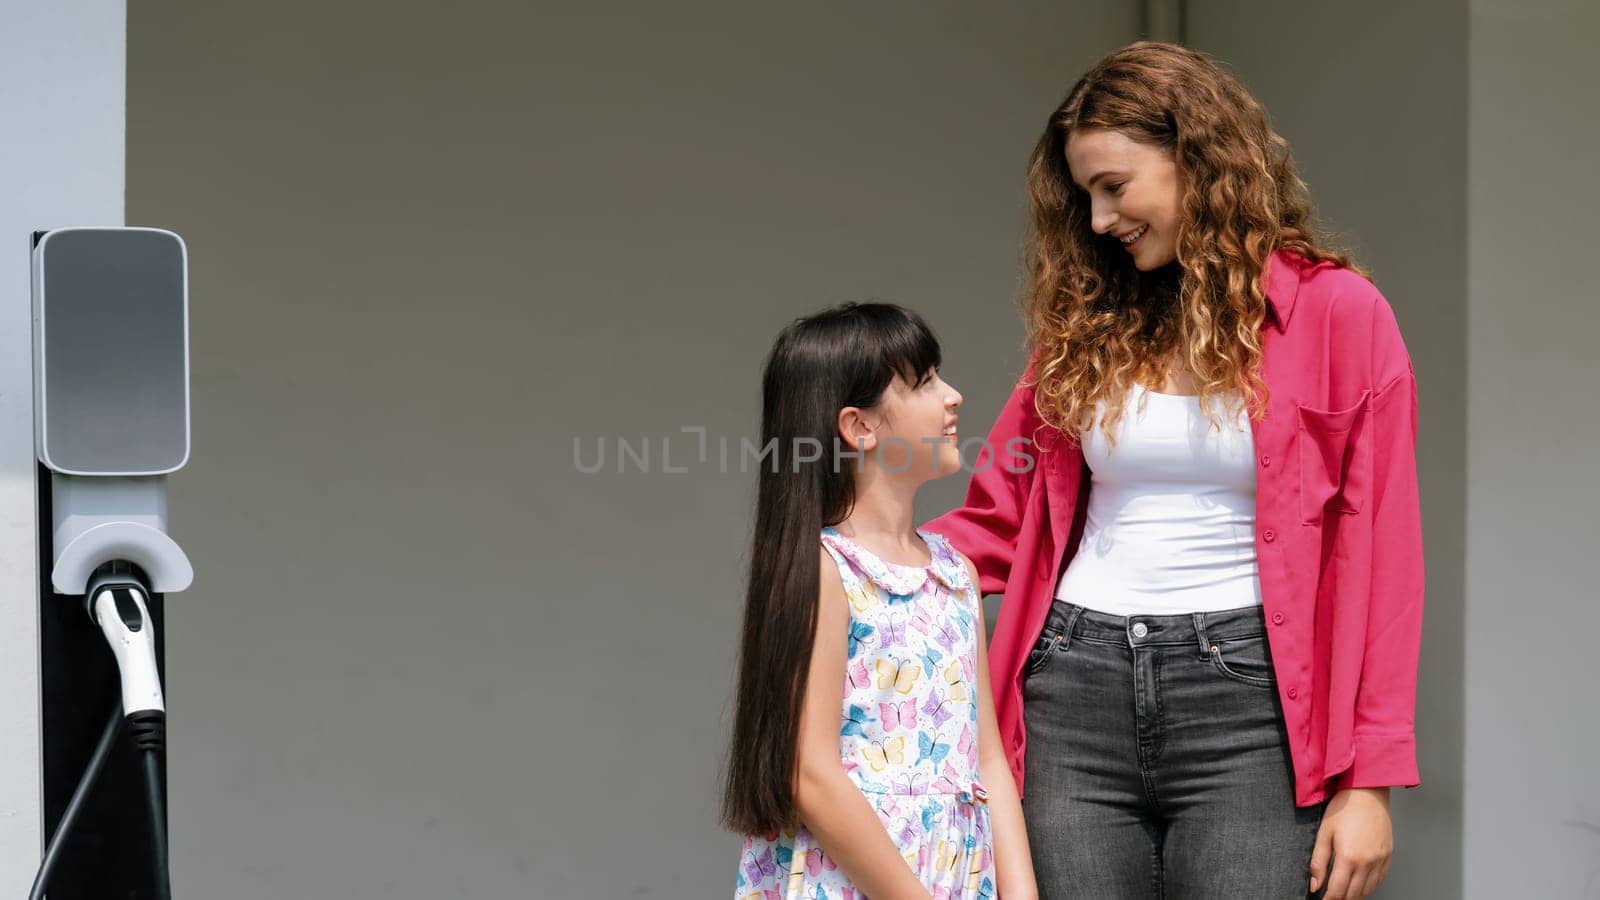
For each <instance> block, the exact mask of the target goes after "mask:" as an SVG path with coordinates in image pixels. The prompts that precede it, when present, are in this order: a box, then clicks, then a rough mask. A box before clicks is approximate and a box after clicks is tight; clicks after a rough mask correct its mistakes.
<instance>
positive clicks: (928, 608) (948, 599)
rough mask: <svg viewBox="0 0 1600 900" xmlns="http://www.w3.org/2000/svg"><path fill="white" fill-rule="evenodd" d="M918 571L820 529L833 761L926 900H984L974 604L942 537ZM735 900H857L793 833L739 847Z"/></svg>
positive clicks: (986, 841) (804, 834) (803, 832)
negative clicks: (835, 609)
mask: <svg viewBox="0 0 1600 900" xmlns="http://www.w3.org/2000/svg"><path fill="white" fill-rule="evenodd" d="M918 534H920V535H922V538H923V540H924V541H926V542H927V544H928V547H929V548H930V550H931V551H932V553H933V563H932V564H931V565H928V566H925V567H923V566H905V565H899V564H897V563H890V562H885V561H884V560H882V559H880V558H879V557H878V556H876V555H875V554H873V553H872V552H871V551H870V550H867V549H866V548H865V547H863V546H861V545H860V544H857V543H856V542H855V541H852V540H851V539H849V538H847V537H845V536H844V535H842V534H840V533H839V532H838V531H836V530H834V529H833V528H832V527H828V528H824V529H822V545H823V546H824V547H825V548H827V550H828V552H829V554H831V555H832V556H833V558H834V561H835V562H836V563H838V565H839V575H840V577H841V578H842V579H843V581H844V590H845V598H846V599H847V600H848V601H849V603H850V634H849V638H848V641H849V643H848V665H847V667H846V671H845V681H844V686H843V687H844V699H843V703H842V705H841V707H840V713H841V714H840V721H841V726H840V729H839V759H840V762H841V763H842V764H843V766H844V769H845V772H846V775H847V777H849V778H850V780H851V781H853V782H854V783H855V785H856V786H857V787H858V788H860V789H861V792H862V794H864V795H865V796H866V798H867V800H868V802H870V803H871V804H872V806H873V808H874V809H875V810H877V813H878V818H879V820H880V821H882V822H883V827H884V828H885V829H887V830H888V832H889V835H890V836H891V837H892V838H893V839H894V842H895V844H896V845H897V846H898V847H899V848H900V854H901V856H903V857H904V858H905V861H906V864H907V865H908V866H910V867H911V871H913V872H915V873H916V874H917V876H918V877H919V878H921V879H922V883H923V884H924V885H925V886H926V887H927V888H928V890H929V892H930V893H931V894H932V895H933V896H934V898H936V900H950V898H961V900H967V898H972V900H977V898H992V897H994V894H995V887H994V852H993V844H992V838H991V833H990V829H989V809H988V806H987V797H988V795H987V794H986V793H985V792H984V789H983V785H982V783H981V782H980V779H979V777H978V737H977V735H978V705H977V696H978V693H977V691H978V682H977V674H976V673H977V663H978V651H977V641H978V640H980V639H981V632H980V631H979V629H981V628H982V627H983V621H982V618H981V616H982V608H981V606H980V603H979V597H978V592H977V591H976V590H975V589H974V586H973V584H972V582H971V579H970V578H969V577H968V573H967V569H966V566H965V565H963V564H962V562H961V559H960V557H959V556H958V555H957V554H956V552H955V550H954V549H953V548H952V547H951V546H950V543H949V542H948V541H946V540H945V538H944V537H943V536H942V535H939V534H935V533H932V532H927V531H920V530H919V531H918ZM735 896H736V897H737V898H738V900H862V898H864V897H865V895H864V894H862V893H860V892H859V891H858V890H857V889H856V888H855V887H854V886H852V885H851V883H850V880H849V879H848V878H846V877H845V876H844V873H843V872H841V871H839V867H838V866H837V865H836V864H835V863H834V861H833V859H832V858H831V857H830V856H828V854H826V853H824V852H823V851H822V848H820V847H819V846H817V844H816V841H815V840H814V839H813V838H812V836H811V834H810V832H809V831H807V829H806V827H805V826H804V825H803V824H795V825H792V826H791V827H789V828H787V829H785V830H783V831H781V832H777V833H773V834H767V835H752V836H747V837H746V838H745V842H744V848H743V850H742V852H741V856H740V862H739V875H738V885H737V890H736V893H735Z"/></svg>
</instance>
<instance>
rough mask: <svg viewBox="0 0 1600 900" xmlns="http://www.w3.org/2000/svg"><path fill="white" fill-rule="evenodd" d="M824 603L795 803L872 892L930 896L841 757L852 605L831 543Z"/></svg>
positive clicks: (803, 720)
mask: <svg viewBox="0 0 1600 900" xmlns="http://www.w3.org/2000/svg"><path fill="white" fill-rule="evenodd" d="M819 550H820V552H821V554H822V558H821V566H822V580H821V585H822V588H821V591H820V592H819V596H818V604H817V637H816V641H815V643H814V644H813V646H812V650H811V669H810V672H809V673H808V674H807V675H806V685H805V692H806V693H805V699H804V701H803V702H802V704H801V712H800V746H799V748H798V752H797V754H796V756H797V757H798V772H797V774H796V780H795V791H794V798H795V807H796V808H797V810H798V811H799V813H800V821H801V822H803V823H804V824H805V826H806V828H807V829H809V830H810V831H811V834H812V835H813V836H814V837H815V838H816V839H817V843H818V844H819V845H821V847H822V850H823V852H824V853H826V854H828V855H829V856H831V857H832V858H833V861H834V862H836V863H838V864H839V868H840V870H841V871H843V872H844V874H845V876H846V877H848V878H849V879H850V882H851V883H852V884H853V885H855V887H856V888H857V889H858V890H859V891H860V892H861V893H864V894H866V895H867V896H869V897H873V898H875V900H877V898H884V900H890V898H893V900H901V898H904V900H930V894H929V893H928V890H927V889H926V888H924V887H923V886H922V882H921V881H920V880H918V878H917V876H916V875H915V874H914V873H912V871H911V867H910V866H908V865H906V861H905V859H904V858H903V857H901V856H900V850H899V848H897V847H896V846H895V843H894V841H893V840H892V839H891V838H890V837H889V832H888V830H887V829H886V828H884V826H883V823H882V822H881V821H879V819H878V814H877V812H876V811H875V810H873V808H872V804H870V803H868V802H867V798H866V797H865V796H864V795H862V793H861V790H860V789H859V788H857V787H856V785H855V782H853V781H851V780H850V779H849V777H848V776H846V775H845V771H844V767H843V766H842V765H840V760H839V728H840V724H841V719H840V715H839V713H840V709H841V706H842V703H843V698H842V696H841V692H842V691H843V689H844V680H845V665H846V662H847V658H846V637H845V636H846V635H847V634H848V633H849V630H850V607H849V603H848V601H847V600H845V595H844V582H843V581H842V580H840V578H839V567H838V565H837V564H836V563H835V562H834V561H833V557H832V556H830V555H829V554H828V551H827V549H826V548H819Z"/></svg>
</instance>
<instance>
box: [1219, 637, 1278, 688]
mask: <svg viewBox="0 0 1600 900" xmlns="http://www.w3.org/2000/svg"><path fill="white" fill-rule="evenodd" d="M1209 650H1210V652H1209V655H1210V657H1211V667H1212V668H1214V669H1216V670H1217V674H1219V675H1221V676H1223V677H1224V678H1229V679H1231V680H1233V681H1237V682H1240V683H1242V684H1248V685H1250V686H1251V687H1263V688H1270V687H1274V686H1276V685H1277V683H1278V682H1277V677H1276V676H1275V675H1274V674H1273V671H1272V656H1271V653H1270V651H1269V650H1268V649H1267V636H1266V635H1264V634H1258V635H1251V636H1250V637H1242V638H1228V639H1226V640H1220V641H1212V642H1211V645H1210V648H1209Z"/></svg>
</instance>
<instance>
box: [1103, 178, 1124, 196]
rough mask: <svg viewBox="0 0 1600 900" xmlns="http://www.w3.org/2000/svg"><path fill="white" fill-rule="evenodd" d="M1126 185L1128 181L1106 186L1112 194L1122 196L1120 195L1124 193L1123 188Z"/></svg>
mask: <svg viewBox="0 0 1600 900" xmlns="http://www.w3.org/2000/svg"><path fill="white" fill-rule="evenodd" d="M1124 184H1127V182H1126V181H1119V182H1117V183H1116V184H1110V185H1106V191H1107V192H1109V193H1111V194H1120V193H1122V186H1123V185H1124Z"/></svg>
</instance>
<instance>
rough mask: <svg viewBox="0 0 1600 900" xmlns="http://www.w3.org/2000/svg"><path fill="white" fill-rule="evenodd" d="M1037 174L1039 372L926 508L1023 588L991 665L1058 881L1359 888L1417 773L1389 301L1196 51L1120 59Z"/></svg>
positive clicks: (1009, 585)
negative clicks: (944, 498) (1315, 220)
mask: <svg viewBox="0 0 1600 900" xmlns="http://www.w3.org/2000/svg"><path fill="white" fill-rule="evenodd" d="M1028 187H1029V196H1030V204H1031V207H1032V213H1033V227H1034V234H1033V236H1032V241H1031V246H1030V252H1029V269H1030V275H1031V284H1030V290H1029V294H1028V297H1027V298H1026V299H1025V305H1026V307H1027V320H1028V346H1029V350H1030V360H1029V364H1028V368H1027V371H1026V372H1025V373H1024V375H1023V377H1022V379H1021V380H1020V382H1019V384H1018V385H1017V387H1016V389H1015V390H1014V391H1013V393H1012V395H1011V397H1010V400H1009V401H1008V402H1007V404H1006V405H1005V407H1004V409H1003V410H1002V412H1001V413H1000V416H999V418H998V420H997V421H996V423H995V425H994V428H993V430H992V431H991V433H990V435H989V438H988V441H987V444H986V447H985V449H984V450H983V452H982V453H980V455H979V457H978V460H977V464H976V466H975V470H974V472H975V474H974V476H973V479H972V482H971V485H970V487H969V489H968V493H967V498H966V503H965V506H964V507H963V508H961V509H958V510H955V511H953V512H951V513H949V514H947V515H944V516H941V517H939V518H937V519H935V520H933V521H931V522H929V523H928V524H927V525H926V527H927V528H928V529H929V530H932V531H937V532H940V533H942V534H944V535H946V536H947V537H949V538H950V540H951V541H952V542H953V543H954V544H955V546H956V547H957V548H958V549H960V550H961V551H962V552H964V553H965V554H966V555H967V556H968V557H970V558H971V559H972V560H973V562H974V563H975V564H976V567H977V569H978V571H979V574H980V576H981V582H982V583H981V589H982V591H983V592H984V593H1001V592H1003V593H1004V595H1005V598H1004V602H1003V604H1002V606H1001V609H1000V617H999V621H998V623H997V626H996V630H995V634H994V638H993V641H992V644H991V654H990V664H991V676H992V683H993V685H994V691H995V693H996V697H995V703H996V710H997V716H998V722H999V728H1000V733H1001V737H1002V740H1003V741H1004V743H1005V744H1006V747H1007V750H1008V754H1009V759H1010V762H1011V765H1012V768H1013V771H1014V773H1015V775H1016V778H1017V782H1018V785H1019V787H1020V788H1021V790H1022V794H1023V809H1024V812H1025V814H1026V818H1027V826H1028V832H1029V842H1030V845H1031V848H1032V853H1033V857H1034V867H1035V870H1036V872H1037V874H1038V879H1039V889H1040V893H1041V896H1044V897H1048V898H1063V897H1087V898H1110V897H1117V898H1123V897H1160V896H1167V897H1250V898H1273V897H1301V896H1304V895H1305V893H1306V892H1307V891H1308V890H1309V891H1312V892H1316V891H1318V890H1324V889H1325V890H1326V895H1325V896H1327V897H1330V898H1343V897H1359V896H1365V895H1367V894H1369V893H1371V891H1372V890H1373V889H1374V888H1376V887H1377V885H1378V884H1379V883H1380V882H1381V881H1382V880H1383V877H1384V874H1385V872H1386V871H1387V867H1388V861H1389V854H1390V850H1391V845H1392V830H1391V826H1390V821H1389V811H1388V791H1389V788H1390V787H1392V786H1395V785H1400V786H1412V785H1415V784H1417V783H1418V778H1417V767H1416V751H1415V737H1414V731H1413V724H1412V719H1413V711H1414V708H1415V694H1416V674H1417V653H1418V644H1419V638H1420V633H1421V623H1422V594H1423V564H1422V536H1421V526H1420V515H1419V512H1418V499H1417V479H1416V463H1415V456H1414V447H1415V440H1416V415H1417V408H1416V382H1415V380H1414V377H1413V373H1412V368H1411V362H1410V358H1409V356H1408V354H1407V352H1406V349H1405V345H1404V343H1403V341H1402V340H1401V337H1400V333H1399V329H1398V326H1397V324H1396V321H1395V318H1394V314H1393V311H1392V310H1391V308H1390V306H1389V304H1388V302H1387V301H1386V300H1385V299H1384V298H1383V296H1382V295H1381V294H1380V293H1379V292H1378V290H1377V289H1376V288H1375V287H1373V285H1372V284H1371V283H1370V281H1368V280H1367V278H1366V277H1365V275H1364V273H1363V272H1362V271H1361V270H1360V269H1359V268H1357V267H1356V266H1355V265H1354V264H1352V263H1351V262H1350V260H1348V259H1347V258H1346V257H1344V256H1342V255H1340V254H1337V253H1335V252H1333V251H1331V250H1329V249H1327V248H1325V247H1324V246H1322V245H1321V244H1319V242H1318V240H1317V238H1316V237H1315V235H1314V234H1313V233H1312V229H1311V225H1310V206H1309V203H1308V201H1307V199H1306V197H1305V186H1304V184H1303V183H1302V182H1301V180H1300V179H1299V177H1298V176H1297V175H1296V174H1295V171H1294V168H1293V165H1292V164H1291V162H1290V155H1289V150H1288V145H1287V143H1286V142H1285V141H1284V140H1283V139H1282V138H1281V137H1280V136H1279V135H1277V134H1276V133H1274V132H1273V131H1272V129H1271V128H1270V126H1269V125H1268V123H1267V117H1266V114H1265V112H1264V110H1263V109H1262V107H1261V106H1260V105H1259V104H1258V103H1257V102H1256V101H1255V100H1254V99H1252V98H1251V97H1250V96H1249V95H1248V94H1247V93H1246V92H1245V90H1244V89H1243V88H1242V87H1241V86H1240V85H1239V84H1238V82H1237V81H1235V80H1234V79H1233V78H1232V77H1231V76H1229V75H1228V74H1227V73H1226V72H1224V71H1222V70H1221V69H1220V68H1219V67H1218V66H1217V65H1216V64H1215V63H1214V62H1213V61H1211V60H1210V59H1209V58H1207V57H1206V56H1204V55H1203V54H1200V53H1196V52H1194V51H1192V50H1188V49H1185V48H1183V47H1179V46H1175V45H1171V44H1160V43H1149V42H1141V43H1137V44H1133V45H1131V46H1129V47H1126V48H1124V49H1122V50H1120V51H1117V52H1115V53H1113V54H1111V55H1110V56H1108V57H1106V58H1105V59H1104V60H1102V61H1100V62H1099V63H1098V64H1096V65H1095V66H1094V68H1092V69H1091V70H1090V71H1089V72H1088V73H1087V74H1086V75H1085V76H1084V77H1083V78H1082V79H1081V80H1080V81H1079V82H1078V83H1077V84H1076V85H1075V86H1074V87H1073V88H1072V91H1071V92H1070V93H1069V94H1068V96H1067V98H1066V100H1065V101H1064V102H1063V103H1062V104H1061V106H1060V107H1059V108H1058V109H1057V110H1056V111H1055V112H1054V113H1053V114H1052V115H1051V117H1050V120H1049V124H1048V125H1047V127H1046V129H1045V132H1044V134H1043V136H1042V137H1040V139H1039V141H1038V144H1037V146H1036V148H1035V150H1034V154H1033V158H1032V160H1031V163H1030V167H1029V184H1028ZM1018 438H1022V439H1025V440H1028V441H1031V442H1033V449H1034V450H1035V452H1034V453H1032V454H1031V455H1028V456H1027V457H1026V458H1025V459H1024V458H1020V457H1018V456H1017V455H1016V454H1014V453H1013V452H1012V451H1011V450H1010V449H1009V448H1011V447H1012V446H1014V445H1013V444H1011V443H1008V442H1012V441H1015V440H1016V439H1018ZM1001 448H1007V450H1006V453H1005V454H1003V455H1002V454H1000V451H1001Z"/></svg>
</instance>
